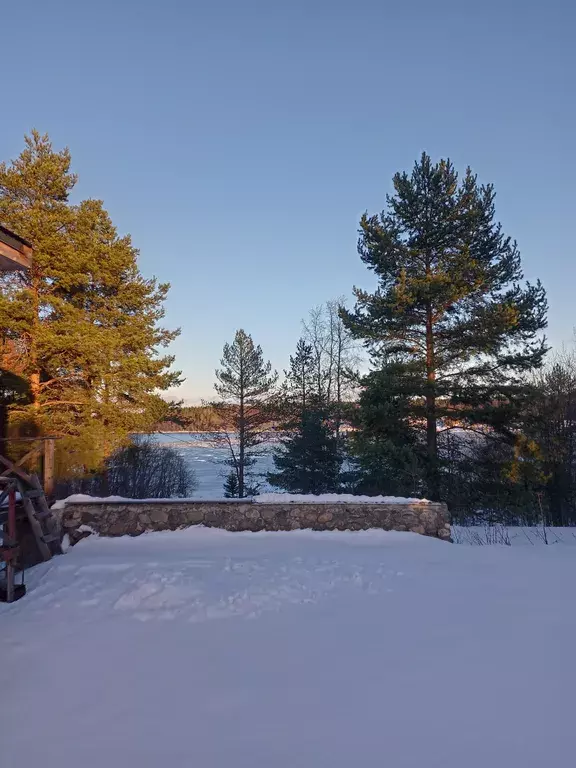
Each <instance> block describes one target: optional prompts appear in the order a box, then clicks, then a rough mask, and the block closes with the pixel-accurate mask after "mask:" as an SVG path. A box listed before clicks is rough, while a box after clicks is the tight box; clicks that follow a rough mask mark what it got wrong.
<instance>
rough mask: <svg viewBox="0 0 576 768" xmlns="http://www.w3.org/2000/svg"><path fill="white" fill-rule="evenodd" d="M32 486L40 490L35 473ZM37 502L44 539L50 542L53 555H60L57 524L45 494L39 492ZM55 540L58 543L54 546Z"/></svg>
mask: <svg viewBox="0 0 576 768" xmlns="http://www.w3.org/2000/svg"><path fill="white" fill-rule="evenodd" d="M32 487H33V488H35V489H36V490H38V491H41V490H42V485H41V483H40V480H39V479H38V477H37V476H36V475H32ZM37 503H38V507H39V510H38V516H39V518H40V519H41V520H42V521H43V522H42V526H43V530H44V535H45V540H46V541H49V542H51V544H52V546H51V547H50V552H51V553H52V554H53V555H61V554H62V545H61V543H60V535H59V530H58V525H57V523H56V519H55V518H54V515H53V514H52V510H51V509H50V507H49V506H48V502H47V501H46V496H45V495H44V494H43V493H41V495H40V496H39V497H38V502H37ZM37 519H38V518H37ZM56 542H58V543H57V545H56V546H54V544H55V543H56Z"/></svg>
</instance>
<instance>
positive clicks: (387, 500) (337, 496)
mask: <svg viewBox="0 0 576 768" xmlns="http://www.w3.org/2000/svg"><path fill="white" fill-rule="evenodd" d="M253 501H255V502H256V503H257V504H278V503H279V504H430V502H429V501H428V499H410V498H407V497H405V496H354V495H353V494H351V493H321V494H319V495H317V496H316V495H314V494H313V493H309V494H308V493H261V494H260V495H259V496H254V498H253Z"/></svg>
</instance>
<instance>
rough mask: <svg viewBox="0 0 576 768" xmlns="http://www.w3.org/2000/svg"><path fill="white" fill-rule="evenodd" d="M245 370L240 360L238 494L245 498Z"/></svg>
mask: <svg viewBox="0 0 576 768" xmlns="http://www.w3.org/2000/svg"><path fill="white" fill-rule="evenodd" d="M244 389H245V387H244V370H243V365H242V362H240V414H239V423H238V440H239V443H240V444H239V454H240V461H239V463H238V496H239V497H240V498H241V499H243V498H244V462H245V449H246V417H245V409H244Z"/></svg>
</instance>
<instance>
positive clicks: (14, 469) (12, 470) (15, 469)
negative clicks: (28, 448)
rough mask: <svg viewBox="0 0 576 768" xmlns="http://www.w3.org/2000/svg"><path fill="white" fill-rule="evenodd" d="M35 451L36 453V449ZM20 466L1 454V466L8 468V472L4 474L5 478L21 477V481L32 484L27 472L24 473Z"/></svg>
mask: <svg viewBox="0 0 576 768" xmlns="http://www.w3.org/2000/svg"><path fill="white" fill-rule="evenodd" d="M34 451H36V449H34ZM27 455H28V454H27ZM25 458H26V456H24V457H22V459H20V461H22V460H23V459H25ZM19 463H20V462H18V464H19ZM18 464H15V463H14V462H13V461H10V460H9V459H7V458H6V456H2V454H0V465H3V466H4V467H6V470H5V471H4V472H2V475H3V476H6V475H10V474H14V475H16V476H17V477H19V478H20V479H21V480H24V482H26V483H30V481H31V479H32V478H31V477H30V475H29V474H28V473H27V472H24V470H23V469H20V467H19V466H18Z"/></svg>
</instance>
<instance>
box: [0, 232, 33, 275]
mask: <svg viewBox="0 0 576 768" xmlns="http://www.w3.org/2000/svg"><path fill="white" fill-rule="evenodd" d="M26 251H28V252H30V249H29V248H26ZM31 266H32V259H31V258H30V256H29V255H28V254H27V253H26V252H24V253H23V252H21V251H17V250H16V248H12V247H11V246H10V245H8V243H5V242H3V241H2V240H0V269H1V270H3V271H7V272H11V271H13V270H14V271H16V270H24V269H30V267H31Z"/></svg>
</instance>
